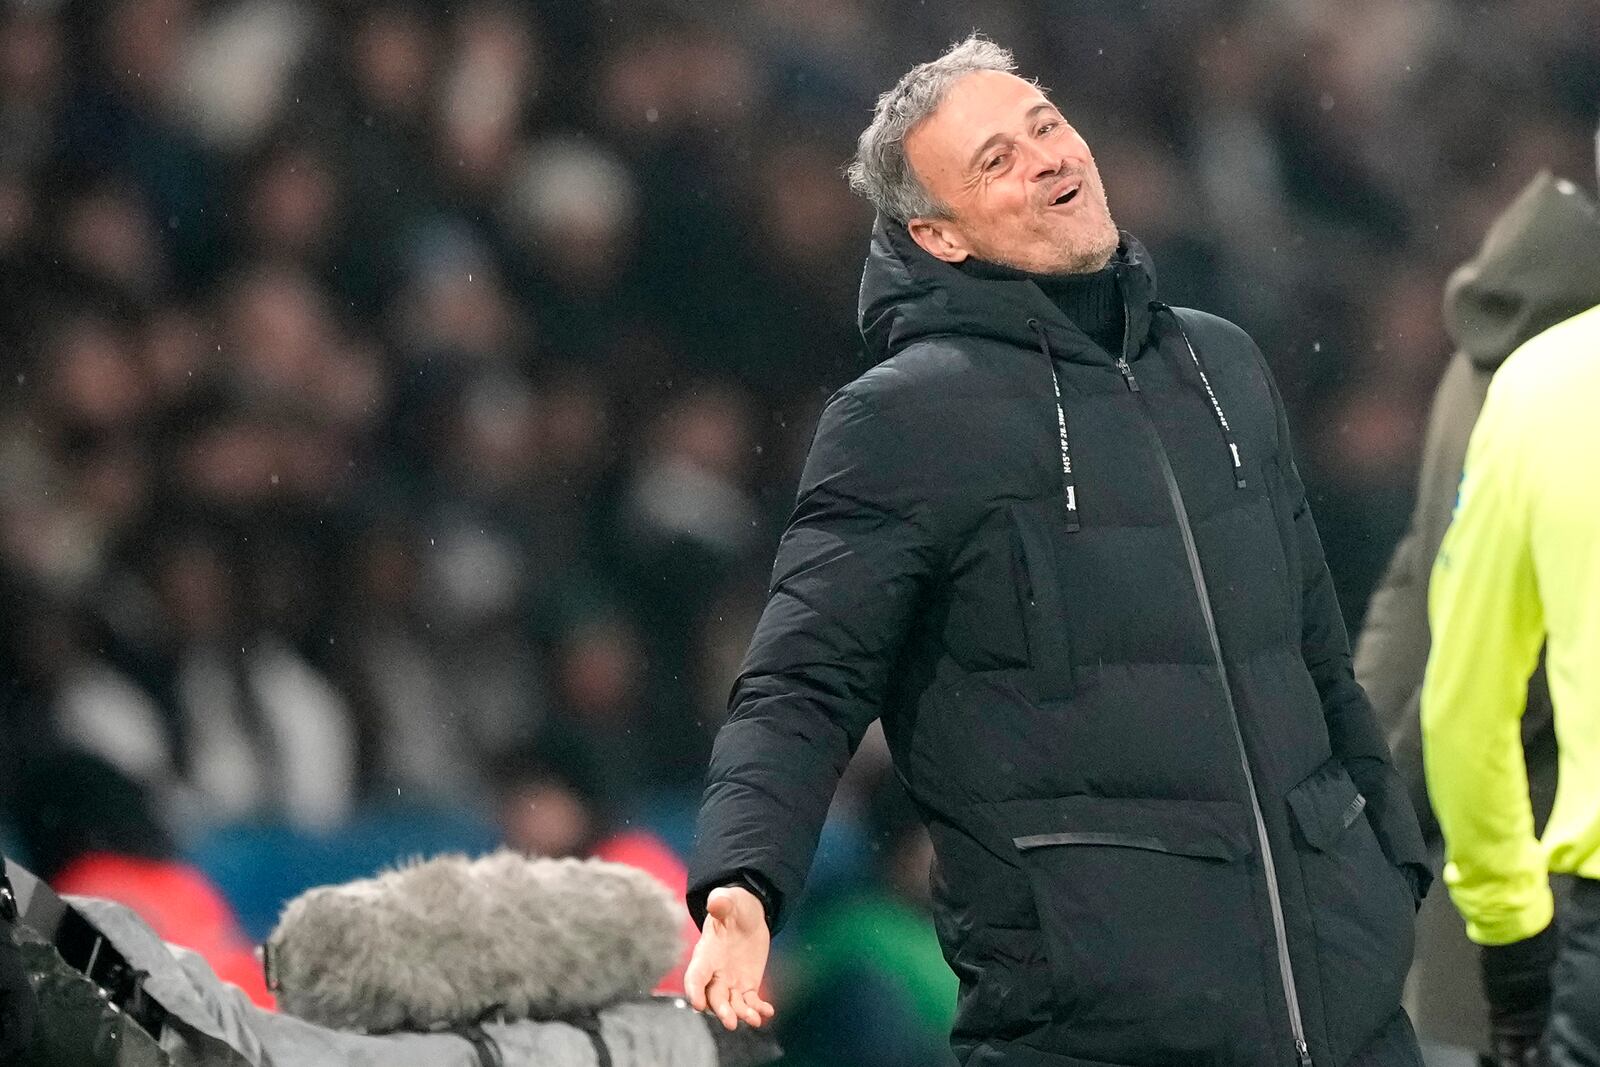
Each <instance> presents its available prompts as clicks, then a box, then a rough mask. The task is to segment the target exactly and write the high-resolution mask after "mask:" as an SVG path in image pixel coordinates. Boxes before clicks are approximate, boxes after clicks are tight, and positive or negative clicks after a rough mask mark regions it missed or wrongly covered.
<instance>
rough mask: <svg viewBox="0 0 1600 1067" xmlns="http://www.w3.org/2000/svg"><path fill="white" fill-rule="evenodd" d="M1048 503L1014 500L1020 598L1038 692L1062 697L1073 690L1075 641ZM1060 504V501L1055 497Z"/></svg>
mask: <svg viewBox="0 0 1600 1067" xmlns="http://www.w3.org/2000/svg"><path fill="white" fill-rule="evenodd" d="M1042 503H1043V502H1040V501H1034V502H1032V503H1021V504H1012V505H1011V507H1010V509H1009V511H1010V516H1011V533H1012V538H1013V548H1014V552H1015V560H1016V572H1017V573H1016V581H1017V599H1018V603H1019V606H1020V607H1021V609H1022V625H1023V630H1024V632H1025V634H1026V636H1027V641H1028V666H1029V668H1030V674H1031V675H1032V677H1033V681H1034V689H1035V695H1037V696H1038V697H1039V698H1040V699H1042V700H1058V699H1062V698H1065V697H1068V696H1071V695H1072V691H1073V684H1072V681H1073V678H1072V642H1071V639H1070V637H1069V636H1068V634H1067V613H1066V603H1065V599H1064V598H1063V597H1062V595H1061V578H1060V571H1059V568H1058V567H1057V565H1056V555H1055V549H1054V546H1053V539H1052V537H1051V533H1050V526H1049V517H1048V516H1047V515H1045V514H1043V513H1042V506H1041V505H1042ZM1049 503H1050V504H1052V505H1053V504H1054V503H1055V502H1054V501H1050V502H1049Z"/></svg>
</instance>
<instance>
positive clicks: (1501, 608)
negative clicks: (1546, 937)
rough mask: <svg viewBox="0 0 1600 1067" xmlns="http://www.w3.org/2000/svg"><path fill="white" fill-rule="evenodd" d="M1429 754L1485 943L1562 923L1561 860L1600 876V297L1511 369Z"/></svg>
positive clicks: (1457, 526) (1449, 602) (1436, 615)
mask: <svg viewBox="0 0 1600 1067" xmlns="http://www.w3.org/2000/svg"><path fill="white" fill-rule="evenodd" d="M1428 619H1429V624H1430V626H1431V628H1432V631H1433V650H1432V654H1431V655H1430V657H1429V660H1428V670H1427V677H1426V680H1425V681H1424V683H1423V687H1422V738H1423V745H1422V748H1423V759H1424V762H1425V766H1426V770H1427V778H1428V791H1429V794H1430V796H1431V798H1432V800H1433V806H1434V810H1435V812H1436V813H1437V815H1438V817H1439V825H1440V828H1441V829H1442V830H1443V831H1444V838H1445V860H1446V863H1445V871H1444V877H1445V883H1446V884H1447V885H1448V886H1449V887H1450V895H1451V898H1452V899H1453V900H1454V901H1455V905H1456V907H1457V908H1458V909H1459V910H1460V911H1461V914H1462V915H1463V916H1464V917H1465V918H1466V920H1467V934H1468V936H1470V937H1471V938H1472V939H1473V940H1474V941H1476V942H1478V943H1479V944H1484V945H1500V944H1506V943H1509V942H1512V941H1520V940H1522V939H1523V938H1526V937H1532V936H1533V935H1534V934H1536V933H1538V932H1539V931H1541V930H1543V929H1544V928H1545V927H1546V926H1547V925H1549V923H1550V919H1551V915H1552V911H1553V906H1552V901H1551V895H1550V880H1549V876H1548V872H1550V871H1557V872H1562V873H1572V874H1579V875H1583V876H1584V877H1587V878H1600V307H1597V308H1593V309H1591V310H1589V311H1586V312H1584V313H1583V314H1581V315H1579V316H1577V317H1576V318H1572V319H1568V320H1567V321H1566V322H1563V323H1561V324H1560V325H1559V326H1555V327H1553V328H1551V329H1549V330H1547V331H1545V332H1544V333H1542V334H1540V335H1539V336H1537V337H1535V338H1534V339H1533V340H1531V341H1529V342H1528V343H1527V344H1525V345H1523V346H1522V347H1521V348H1520V349H1518V350H1517V351H1516V352H1515V353H1513V354H1512V355H1511V357H1510V359H1508V360H1507V361H1506V363H1505V364H1504V365H1503V366H1502V367H1501V368H1500V370H1499V371H1498V372H1496V374H1495V376H1494V380H1493V381H1492V383H1491V384H1490V386H1489V397H1488V400H1487V401H1486V402H1485V404H1484V407H1483V413H1482V414H1481V415H1480V416H1479V418H1478V423H1477V425H1476V427H1474V429H1473V432H1472V442H1471V444H1470V445H1469V446H1468V448H1467V462H1466V472H1465V474H1464V475H1463V477H1462V482H1461V495H1460V498H1459V500H1458V501H1457V503H1456V512H1455V517H1454V519H1453V520H1452V521H1451V525H1450V529H1449V532H1448V533H1446V534H1445V539H1444V544H1443V547H1442V548H1441V549H1440V551H1439V557H1438V559H1437V560H1436V561H1435V563H1434V568H1433V579H1432V584H1431V587H1430V589H1429V594H1428ZM1541 644H1544V645H1545V646H1546V649H1545V661H1546V668H1547V672H1548V675H1549V679H1550V696H1551V701H1552V703H1553V704H1554V707H1555V726H1556V737H1557V741H1558V745H1559V748H1560V755H1559V757H1558V760H1559V762H1558V767H1559V779H1560V780H1559V784H1558V786H1557V790H1556V802H1555V809H1554V811H1553V812H1552V813H1551V815H1550V821H1549V822H1548V823H1547V824H1546V826H1545V832H1544V838H1543V840H1542V841H1541V840H1538V839H1536V838H1535V837H1534V832H1533V813H1532V810H1531V808H1530V805H1529V802H1528V783H1527V772H1526V770H1525V768H1524V765H1523V756H1522V735H1521V732H1520V720H1521V718H1522V712H1523V707H1524V703H1525V700H1526V693H1527V682H1528V676H1529V675H1530V674H1531V673H1532V672H1533V669H1534V667H1535V665H1536V664H1537V662H1538V658H1539V648H1540V645H1541Z"/></svg>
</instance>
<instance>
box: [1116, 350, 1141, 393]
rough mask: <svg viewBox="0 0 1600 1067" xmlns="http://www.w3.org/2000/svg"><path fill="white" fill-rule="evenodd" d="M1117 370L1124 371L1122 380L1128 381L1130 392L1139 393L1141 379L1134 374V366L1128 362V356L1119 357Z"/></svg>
mask: <svg viewBox="0 0 1600 1067" xmlns="http://www.w3.org/2000/svg"><path fill="white" fill-rule="evenodd" d="M1117 370H1118V371H1120V372H1121V373H1122V380H1123V381H1124V382H1126V383H1128V392H1130V393H1137V392H1138V391H1139V379H1137V378H1135V377H1134V376H1133V367H1132V366H1130V365H1129V364H1128V357H1127V356H1118V357H1117Z"/></svg>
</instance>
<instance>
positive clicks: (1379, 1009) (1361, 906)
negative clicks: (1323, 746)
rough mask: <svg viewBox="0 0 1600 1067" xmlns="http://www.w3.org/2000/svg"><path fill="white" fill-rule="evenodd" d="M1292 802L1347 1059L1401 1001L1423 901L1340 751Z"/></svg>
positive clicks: (1335, 1035)
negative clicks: (1386, 848)
mask: <svg viewBox="0 0 1600 1067" xmlns="http://www.w3.org/2000/svg"><path fill="white" fill-rule="evenodd" d="M1284 800H1285V802H1286V803H1287V805H1288V808H1289V815H1290V819H1291V821H1292V822H1293V824H1294V828H1295V830H1296V833H1297V837H1298V840H1297V841H1296V846H1297V848H1298V850H1299V859H1300V870H1301V874H1302V876H1303V878H1304V880H1305V889H1306V896H1307V898H1308V900H1309V902H1310V904H1311V921H1312V925H1313V927H1314V928H1315V930H1316V935H1317V958H1318V962H1319V966H1320V969H1321V974H1320V975H1319V978H1320V979H1321V981H1320V984H1321V987H1322V990H1323V1001H1324V1005H1325V1008H1326V1011H1327V1017H1328V1033H1329V1038H1330V1040H1331V1041H1332V1042H1333V1043H1334V1044H1335V1046H1337V1047H1336V1048H1335V1053H1336V1055H1335V1059H1336V1060H1342V1059H1344V1058H1345V1057H1347V1056H1349V1055H1351V1054H1353V1053H1354V1052H1355V1051H1356V1050H1357V1049H1359V1048H1361V1047H1362V1046H1363V1045H1365V1044H1366V1043H1367V1042H1368V1041H1369V1040H1371V1039H1372V1037H1373V1035H1374V1034H1376V1033H1377V1032H1378V1030H1379V1029H1380V1028H1381V1027H1383V1026H1384V1025H1386V1024H1387V1023H1388V1021H1389V1020H1390V1018H1392V1017H1393V1015H1394V1012H1395V1009H1396V1008H1397V1007H1398V1006H1399V1004H1400V994H1401V990H1402V988H1403V987H1404V985H1405V979H1406V973H1407V971H1408V970H1409V969H1410V967H1411V952H1412V944H1413V938H1414V922H1415V912H1416V908H1415V905H1414V902H1413V895H1412V892H1411V887H1410V884H1409V882H1408V881H1407V879H1406V876H1405V874H1404V872H1402V871H1400V870H1398V869H1397V868H1396V867H1394V865H1393V864H1391V863H1390V862H1389V858H1388V857H1387V856H1385V855H1384V853H1383V849H1382V848H1381V847H1380V846H1379V845H1378V838H1377V835H1376V834H1375V833H1373V830H1372V826H1371V824H1370V823H1369V822H1368V821H1367V813H1366V807H1367V798H1366V797H1364V796H1363V795H1362V794H1361V792H1360V791H1359V790H1358V789H1357V788H1356V785H1355V782H1353V781H1351V779H1350V775H1349V772H1347V771H1346V770H1345V769H1344V765H1343V764H1341V763H1340V762H1339V761H1338V759H1337V758H1334V759H1330V760H1328V761H1327V762H1326V763H1324V764H1323V765H1322V766H1321V767H1319V768H1317V770H1316V771H1315V772H1314V773H1312V774H1311V775H1310V776H1308V777H1307V778H1306V779H1305V780H1304V781H1302V782H1300V783H1299V784H1298V785H1296V786H1295V787H1294V788H1293V789H1291V790H1289V793H1288V795H1287V796H1285V798H1284ZM1346 1042H1348V1044H1346Z"/></svg>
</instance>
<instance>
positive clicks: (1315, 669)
mask: <svg viewBox="0 0 1600 1067" xmlns="http://www.w3.org/2000/svg"><path fill="white" fill-rule="evenodd" d="M1262 365H1263V367H1265V360H1263V361H1262ZM1267 381H1268V384H1269V385H1270V386H1271V388H1272V400H1273V404H1274V406H1275V407H1276V409H1277V419H1278V457H1277V458H1278V475H1279V477H1280V479H1281V480H1282V483H1283V485H1284V488H1285V491H1286V493H1287V495H1288V499H1289V503H1290V508H1291V511H1292V519H1293V523H1294V529H1293V531H1292V536H1293V538H1294V541H1295V549H1296V552H1295V554H1296V555H1298V557H1299V560H1300V576H1299V577H1300V600H1301V613H1302V618H1301V629H1300V654H1301V658H1302V659H1303V660H1304V661H1305V665H1306V671H1307V672H1308V673H1309V674H1310V675H1311V680H1312V681H1313V682H1314V683H1315V684H1316V687H1317V695H1318V696H1319V697H1321V699H1322V716H1323V719H1324V720H1325V721H1326V722H1327V724H1328V742H1329V745H1330V747H1331V748H1332V749H1333V754H1334V755H1335V756H1336V757H1338V759H1339V762H1340V763H1342V764H1343V765H1344V768H1345V770H1346V771H1347V772H1348V773H1349V775H1350V778H1351V780H1352V781H1354V782H1355V784H1356V788H1357V789H1359V790H1360V791H1361V795H1362V796H1364V797H1366V798H1367V807H1366V811H1367V817H1368V819H1369V821H1370V822H1371V823H1372V830H1373V833H1374V834H1375V835H1376V836H1377V838H1378V844H1379V845H1380V846H1381V847H1382V848H1383V852H1384V855H1385V856H1387V857H1388V859H1389V862H1390V863H1392V864H1394V865H1395V866H1397V867H1401V868H1404V869H1406V870H1407V871H1408V872H1409V876H1410V878H1411V879H1412V883H1413V885H1414V886H1415V888H1416V892H1417V893H1418V895H1419V896H1420V895H1423V894H1426V893H1427V891H1428V886H1429V884H1430V883H1431V882H1432V881H1433V874H1432V872H1431V871H1430V870H1429V868H1428V855H1427V850H1426V848H1425V847H1424V845H1423V842H1422V829H1421V827H1420V825H1419V824H1418V822H1417V812H1416V809H1415V808H1414V807H1413V806H1412V804H1411V797H1410V795H1409V794H1408V793H1407V791H1406V786H1405V782H1404V781H1403V780H1402V779H1401V777H1400V775H1399V773H1398V772H1397V771H1396V770H1395V767H1394V760H1393V757H1392V756H1391V754H1390V752H1389V745H1388V742H1386V741H1385V740H1384V737H1383V731H1382V730H1380V729H1379V728H1378V720H1377V716H1375V715H1374V714H1373V711H1372V703H1371V702H1370V701H1369V700H1368V699H1367V694H1366V691H1365V690H1363V689H1362V688H1361V686H1360V684H1359V683H1358V682H1357V681H1356V674H1355V667H1354V665H1353V664H1352V661H1351V657H1350V637H1349V634H1348V632H1347V631H1346V630H1345V625H1344V615H1343V614H1342V613H1341V611H1340V608H1339V596H1338V593H1337V591H1336V590H1335V589H1334V585H1333V576H1332V575H1331V574H1329V573H1328V563H1327V560H1326V558H1325V557H1324V555H1323V552H1322V539H1321V537H1319V536H1318V534H1317V524H1316V522H1315V520H1314V519H1313V518H1312V516H1311V505H1310V502H1309V501H1308V500H1307V499H1306V489H1305V484H1304V482H1302V481H1301V479H1300V472H1299V469H1298V468H1297V467H1296V466H1295V462H1294V448H1293V445H1292V444H1291V443H1290V439H1289V420H1288V415H1287V413H1286V411H1285V409H1284V404H1283V398H1282V397H1281V396H1279V394H1278V388H1277V385H1276V384H1275V383H1273V382H1272V376H1271V373H1270V372H1268V374H1267Z"/></svg>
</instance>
